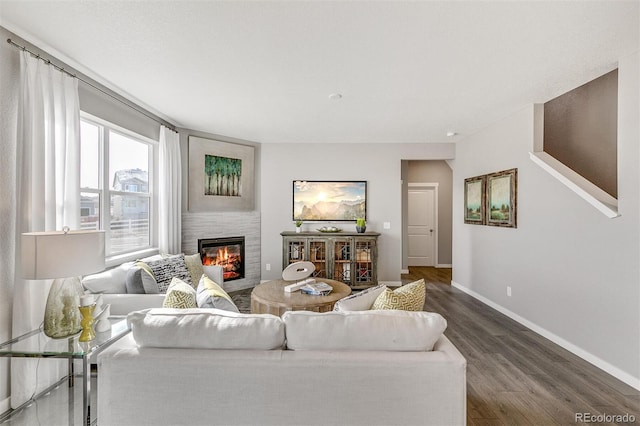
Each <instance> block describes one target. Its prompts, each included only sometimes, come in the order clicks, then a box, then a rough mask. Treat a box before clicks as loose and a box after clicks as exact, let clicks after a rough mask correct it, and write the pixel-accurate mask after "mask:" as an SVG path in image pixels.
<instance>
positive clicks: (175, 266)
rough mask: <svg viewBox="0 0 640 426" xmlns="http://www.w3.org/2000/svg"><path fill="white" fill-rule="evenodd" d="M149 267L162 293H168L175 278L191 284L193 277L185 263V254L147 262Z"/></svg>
mask: <svg viewBox="0 0 640 426" xmlns="http://www.w3.org/2000/svg"><path fill="white" fill-rule="evenodd" d="M147 265H149V268H151V270H152V271H153V276H154V277H155V279H156V282H157V283H158V290H159V291H160V293H166V292H167V288H169V284H170V283H171V280H172V279H173V278H174V277H176V278H180V279H181V280H182V281H184V282H185V283H187V284H191V275H190V274H189V270H188V269H187V264H186V263H185V262H184V254H176V255H173V256H168V257H165V258H164V259H162V260H156V261H153V262H147Z"/></svg>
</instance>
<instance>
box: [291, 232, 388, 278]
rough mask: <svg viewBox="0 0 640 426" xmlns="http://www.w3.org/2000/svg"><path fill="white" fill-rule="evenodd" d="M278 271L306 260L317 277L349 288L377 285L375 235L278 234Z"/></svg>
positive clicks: (351, 233)
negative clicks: (280, 251)
mask: <svg viewBox="0 0 640 426" xmlns="http://www.w3.org/2000/svg"><path fill="white" fill-rule="evenodd" d="M280 235H282V268H283V269H284V268H286V267H287V266H288V265H289V264H291V263H294V262H299V261H303V260H307V261H309V262H312V263H313V264H314V265H315V267H316V270H315V272H314V276H315V277H317V278H329V279H332V280H337V281H342V282H343V283H345V284H347V285H349V286H351V288H352V289H363V288H367V287H371V286H372V285H375V284H377V281H378V270H377V259H378V237H379V236H380V234H379V233H377V232H364V233H357V232H336V233H323V232H288V231H285V232H282V233H281V234H280Z"/></svg>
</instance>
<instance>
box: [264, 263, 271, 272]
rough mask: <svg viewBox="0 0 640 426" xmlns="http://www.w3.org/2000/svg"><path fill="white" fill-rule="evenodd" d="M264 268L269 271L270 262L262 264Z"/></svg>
mask: <svg viewBox="0 0 640 426" xmlns="http://www.w3.org/2000/svg"><path fill="white" fill-rule="evenodd" d="M264 268H265V269H266V270H267V271H270V270H271V264H270V263H267V264H266V265H265V266H264Z"/></svg>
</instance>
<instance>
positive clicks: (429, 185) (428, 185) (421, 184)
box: [407, 182, 440, 268]
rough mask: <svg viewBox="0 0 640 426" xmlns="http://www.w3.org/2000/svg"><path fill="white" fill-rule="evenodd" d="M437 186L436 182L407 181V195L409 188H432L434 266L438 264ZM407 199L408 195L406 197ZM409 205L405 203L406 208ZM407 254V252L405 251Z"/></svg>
mask: <svg viewBox="0 0 640 426" xmlns="http://www.w3.org/2000/svg"><path fill="white" fill-rule="evenodd" d="M438 186H440V184H439V183H438V182H408V183H407V195H408V194H409V191H411V190H415V189H417V190H420V189H433V190H434V200H433V210H434V212H433V213H434V214H433V227H434V232H435V235H434V240H433V264H434V267H436V268H437V267H438V265H439V264H440V263H439V262H438ZM407 200H408V197H407ZM408 208H409V206H408V205H407V209H408ZM407 229H409V224H408V223H407ZM407 256H408V253H407ZM408 267H409V265H407V268H408Z"/></svg>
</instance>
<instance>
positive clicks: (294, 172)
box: [260, 144, 455, 282]
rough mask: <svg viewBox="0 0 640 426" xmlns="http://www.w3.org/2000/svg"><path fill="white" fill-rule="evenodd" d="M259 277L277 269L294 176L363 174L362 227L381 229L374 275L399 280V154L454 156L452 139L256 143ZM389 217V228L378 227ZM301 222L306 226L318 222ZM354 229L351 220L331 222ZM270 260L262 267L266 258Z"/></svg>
mask: <svg viewBox="0 0 640 426" xmlns="http://www.w3.org/2000/svg"><path fill="white" fill-rule="evenodd" d="M261 150H262V156H261V167H262V170H261V173H260V180H261V188H262V193H261V199H262V201H261V204H262V208H261V214H262V229H261V233H262V262H261V267H262V279H263V280H270V279H277V278H279V277H280V276H281V274H282V237H281V235H280V232H282V231H291V230H293V229H294V228H295V225H294V224H293V222H292V220H291V203H292V193H291V191H292V182H293V181H294V180H366V181H367V231H375V232H380V233H381V234H382V235H381V236H380V238H379V240H378V243H379V249H378V261H379V266H378V280H380V281H394V282H399V281H400V272H401V268H402V247H401V240H402V206H401V202H402V186H401V179H400V164H401V161H402V160H443V159H449V158H453V157H454V154H455V147H454V146H453V144H296V145H292V144H263V145H262V147H261ZM383 222H390V223H391V229H388V230H387V229H383V228H382V227H383ZM316 225H317V224H313V223H306V224H304V225H303V228H305V229H311V230H313V229H315V228H316V227H319V226H321V225H317V226H316ZM336 225H337V226H340V227H342V228H347V227H350V229H352V230H353V229H355V228H354V226H355V225H354V224H351V223H349V224H347V223H344V224H336ZM267 263H269V264H271V271H266V269H265V264H267Z"/></svg>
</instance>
